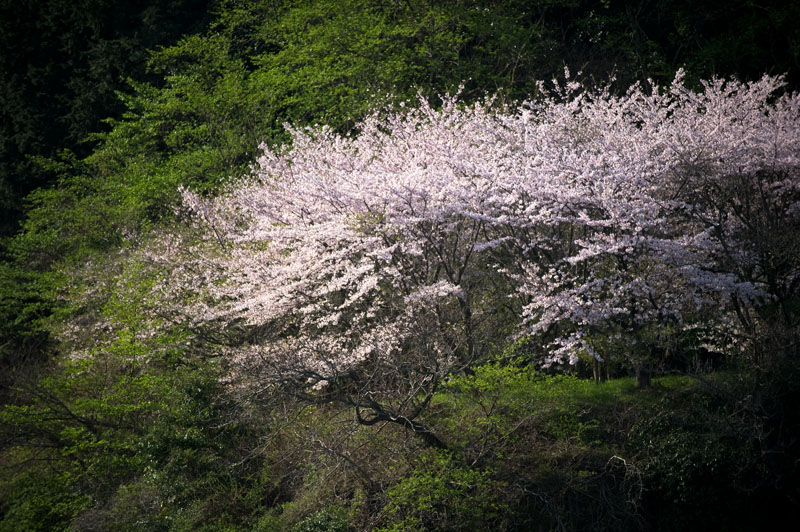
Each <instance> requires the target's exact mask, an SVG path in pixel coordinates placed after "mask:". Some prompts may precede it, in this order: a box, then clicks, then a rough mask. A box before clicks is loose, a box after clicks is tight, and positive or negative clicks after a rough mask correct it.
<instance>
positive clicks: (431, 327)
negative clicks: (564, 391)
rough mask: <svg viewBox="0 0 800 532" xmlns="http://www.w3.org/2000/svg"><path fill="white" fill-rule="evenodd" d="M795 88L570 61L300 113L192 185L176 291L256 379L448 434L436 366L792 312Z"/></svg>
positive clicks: (365, 416) (173, 266) (174, 261)
mask: <svg viewBox="0 0 800 532" xmlns="http://www.w3.org/2000/svg"><path fill="white" fill-rule="evenodd" d="M780 89H781V79H780V78H775V77H769V76H766V77H764V78H763V79H762V80H760V81H758V82H755V83H751V84H742V83H739V82H736V81H722V80H714V81H712V82H709V83H706V84H704V85H703V88H702V90H700V91H698V92H693V91H691V90H689V89H687V88H686V87H685V86H684V84H683V82H682V76H681V75H680V74H679V75H678V77H677V78H676V80H675V81H674V82H673V84H672V85H671V86H670V87H667V88H660V87H657V86H650V87H647V88H643V87H639V86H634V87H632V88H631V89H630V90H629V91H628V92H627V93H626V94H624V95H622V96H615V95H613V94H612V93H611V92H610V91H609V90H600V91H595V92H592V91H586V90H584V89H582V88H581V87H580V86H579V85H578V84H576V83H574V82H570V81H569V75H568V73H567V82H566V83H565V84H563V85H559V84H557V83H556V84H555V88H554V89H552V90H549V91H548V90H546V89H545V87H544V85H542V86H541V87H540V92H541V96H540V97H539V98H538V99H536V100H533V101H529V102H525V103H522V104H520V105H518V106H514V107H504V106H500V105H498V104H496V103H495V102H494V101H493V100H492V99H487V100H485V101H482V102H478V103H476V104H473V105H469V106H468V105H463V104H461V103H460V102H459V101H458V98H457V97H445V98H443V102H442V105H441V107H440V108H438V109H437V108H434V107H433V106H432V105H431V104H430V103H429V102H427V101H425V100H422V101H420V102H419V105H417V106H415V107H414V108H399V109H390V110H388V111H384V112H381V113H376V114H375V115H373V116H371V117H370V118H368V119H367V120H365V121H364V122H363V123H361V124H360V125H359V127H358V128H357V130H356V131H355V132H354V133H353V134H352V135H350V136H340V135H338V134H335V133H334V132H332V131H331V130H330V129H328V128H326V127H319V128H310V129H293V128H291V127H289V130H290V132H291V135H292V144H291V148H290V149H286V150H284V151H282V152H278V153H276V152H273V151H270V150H269V149H267V148H266V147H265V148H264V155H263V156H262V157H261V158H260V159H259V161H258V163H257V164H256V165H255V167H254V171H253V174H252V176H250V177H248V178H245V179H243V180H242V181H240V182H239V183H238V184H236V185H234V186H232V187H231V188H230V190H229V191H228V192H226V193H225V194H222V195H221V196H219V197H216V198H204V197H201V196H198V195H197V194H194V193H192V192H190V191H188V190H184V191H183V198H184V206H185V208H186V209H187V211H188V212H190V213H191V215H192V219H193V220H194V224H195V228H196V236H195V237H194V239H186V240H184V241H182V242H181V243H179V244H178V245H172V244H171V245H170V246H166V244H162V245H161V246H160V247H158V246H156V247H154V248H152V249H151V250H150V252H149V253H150V255H151V257H152V259H153V260H156V261H160V262H161V264H162V265H163V266H164V267H166V268H169V271H170V274H169V275H167V276H165V279H164V281H163V282H162V283H160V284H159V285H158V289H159V290H162V291H163V293H164V298H163V299H164V301H172V302H175V301H178V302H179V303H180V304H179V305H178V306H177V307H175V306H173V308H172V310H171V311H169V312H172V313H173V315H174V316H175V318H174V319H177V316H178V314H179V315H180V319H184V320H188V321H190V322H191V323H192V324H193V325H194V326H195V327H196V328H197V329H198V330H200V331H205V332H204V334H205V336H206V338H210V339H212V340H214V339H216V343H217V344H219V345H221V346H222V347H221V349H222V351H223V352H224V353H225V354H226V355H227V359H228V360H230V361H232V362H233V365H234V366H235V367H237V368H238V369H239V371H238V372H237V376H236V379H237V381H238V382H239V383H240V384H249V385H250V386H256V387H257V386H263V387H278V388H283V389H291V390H294V392H295V393H297V394H302V395H303V396H304V397H306V398H308V399H312V400H317V401H321V400H324V401H340V402H343V403H346V404H348V405H351V406H352V407H353V408H354V409H355V413H356V417H357V419H358V420H359V421H360V422H361V423H367V424H371V423H379V422H394V423H399V424H401V425H403V426H405V427H407V428H409V429H411V430H413V431H414V432H416V433H418V434H420V435H421V436H422V437H423V438H425V439H426V441H427V442H428V443H429V444H432V445H441V444H442V442H440V441H439V440H438V439H437V438H436V436H435V435H433V434H432V433H431V432H430V431H429V429H428V428H427V427H426V426H425V425H424V424H423V423H422V422H421V421H420V419H421V418H420V416H421V414H422V412H423V411H424V409H425V406H426V405H427V404H428V402H429V401H430V399H431V397H432V395H433V393H434V392H435V390H436V389H437V386H438V383H440V382H441V380H442V379H444V378H446V377H447V375H449V374H452V373H454V372H459V371H462V370H464V369H466V368H468V367H469V366H470V365H471V364H474V363H476V362H477V361H480V360H483V359H485V358H486V357H487V356H489V355H490V353H491V352H492V350H493V349H497V348H499V347H501V346H502V345H503V344H504V343H505V342H507V341H508V340H509V339H510V338H513V337H515V336H516V337H520V336H525V337H529V338H532V339H535V340H536V341H537V343H538V344H539V345H540V346H541V349H540V350H539V351H540V352H541V357H540V359H539V362H540V363H542V364H544V365H551V364H554V363H558V364H560V363H567V362H572V363H574V362H575V361H576V360H577V359H578V357H579V356H580V355H581V354H582V353H583V354H586V355H590V356H593V357H595V358H597V359H600V358H601V357H602V356H620V357H622V356H625V355H630V354H631V353H635V352H636V349H637V348H634V347H633V346H634V345H635V344H636V342H637V341H640V340H642V339H643V338H645V337H646V335H645V334H644V333H643V331H647V330H653V329H654V328H655V329H657V328H659V327H666V326H669V327H672V328H676V329H681V328H686V327H692V326H695V325H696V324H698V323H702V324H704V326H708V327H711V328H713V327H714V326H715V325H716V324H720V323H730V319H731V317H732V316H738V318H739V319H738V321H737V322H736V323H737V327H746V326H748V323H750V322H752V320H754V319H761V320H763V319H764V318H765V314H764V313H763V312H762V313H761V314H760V315H759V312H760V311H758V310H757V309H763V308H765V307H767V306H770V305H772V306H776V305H777V308H778V309H779V311H780V313H781V314H782V316H783V318H782V319H784V320H785V322H786V326H787V327H789V328H794V329H795V330H796V328H797V327H796V326H797V321H798V312H797V301H798V290H799V289H800V286H798V285H800V276H799V275H798V267H799V265H800V260H799V259H800V257H798V249H799V248H800V245H799V244H798V237H797V235H798V234H800V227H799V226H800V173H799V172H800V166H799V165H798V162H799V161H800V159H798V156H799V155H800V112H798V111H799V109H800V107H799V105H800V97H798V95H796V94H784V95H778V92H779V91H780ZM165 238H166V237H165ZM167 240H169V239H168V238H166V240H165V242H166V241H167ZM167 248H169V250H171V251H169V252H166V251H164V250H166V249H167ZM175 308H180V310H179V312H178V314H175V312H176V311H175ZM754 313H755V314H754ZM753 316H760V317H756V318H754V317H753ZM725 320H728V322H726V321H725ZM748 320H750V322H748ZM750 325H752V323H750ZM598 334H605V335H609V334H617V335H620V336H622V337H624V338H627V339H628V340H629V342H628V346H629V350H628V351H629V352H628V353H608V352H606V353H600V352H598V351H597V343H596V342H595V341H594V340H593V338H595V337H596V335H598ZM652 347H653V346H647V345H645V346H644V348H643V349H644V350H645V351H646V350H648V349H651V348H652ZM632 358H633V359H634V360H636V359H637V356H633V357H632ZM639 358H641V357H639Z"/></svg>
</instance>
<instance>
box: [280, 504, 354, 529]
mask: <svg viewBox="0 0 800 532" xmlns="http://www.w3.org/2000/svg"><path fill="white" fill-rule="evenodd" d="M346 530H347V509H346V508H342V507H340V506H328V507H326V508H323V509H322V510H320V511H318V512H317V513H315V514H314V515H310V516H308V517H306V518H305V519H303V520H302V521H300V522H299V523H297V524H296V525H295V526H293V527H292V528H291V532H345V531H346Z"/></svg>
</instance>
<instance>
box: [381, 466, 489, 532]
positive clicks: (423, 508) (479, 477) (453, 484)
mask: <svg viewBox="0 0 800 532" xmlns="http://www.w3.org/2000/svg"><path fill="white" fill-rule="evenodd" d="M499 487H500V484H499V483H498V481H496V480H494V479H493V478H492V476H491V472H490V471H486V470H484V471H480V470H476V469H472V468H469V467H465V466H463V465H460V464H459V461H458V460H456V459H454V457H453V456H452V454H450V453H448V452H439V451H437V452H429V453H425V454H423V455H421V456H420V458H419V460H418V462H417V467H416V468H415V469H414V470H413V471H412V472H411V474H410V475H408V476H406V477H404V478H403V479H401V480H400V481H399V482H398V483H397V484H396V485H395V486H393V487H392V488H390V489H389V491H388V496H389V503H388V504H387V506H386V509H385V512H386V513H387V515H388V519H389V523H388V524H387V525H385V526H384V527H383V528H381V529H380V530H381V531H384V532H390V531H391V532H400V531H415V530H419V531H422V530H431V531H433V530H437V531H445V530H453V531H455V530H491V529H493V528H494V527H493V526H492V524H493V523H496V522H498V521H499V520H501V518H502V515H503V513H504V511H505V507H504V505H503V504H502V502H500V501H499V499H498V489H499Z"/></svg>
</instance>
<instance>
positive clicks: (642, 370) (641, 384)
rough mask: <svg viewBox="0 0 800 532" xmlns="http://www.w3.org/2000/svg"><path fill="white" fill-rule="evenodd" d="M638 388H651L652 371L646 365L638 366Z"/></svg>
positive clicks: (640, 364)
mask: <svg viewBox="0 0 800 532" xmlns="http://www.w3.org/2000/svg"><path fill="white" fill-rule="evenodd" d="M636 387H637V388H639V389H640V390H643V389H645V388H649V387H650V369H649V368H648V367H646V366H645V365H644V364H642V363H639V364H636Z"/></svg>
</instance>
